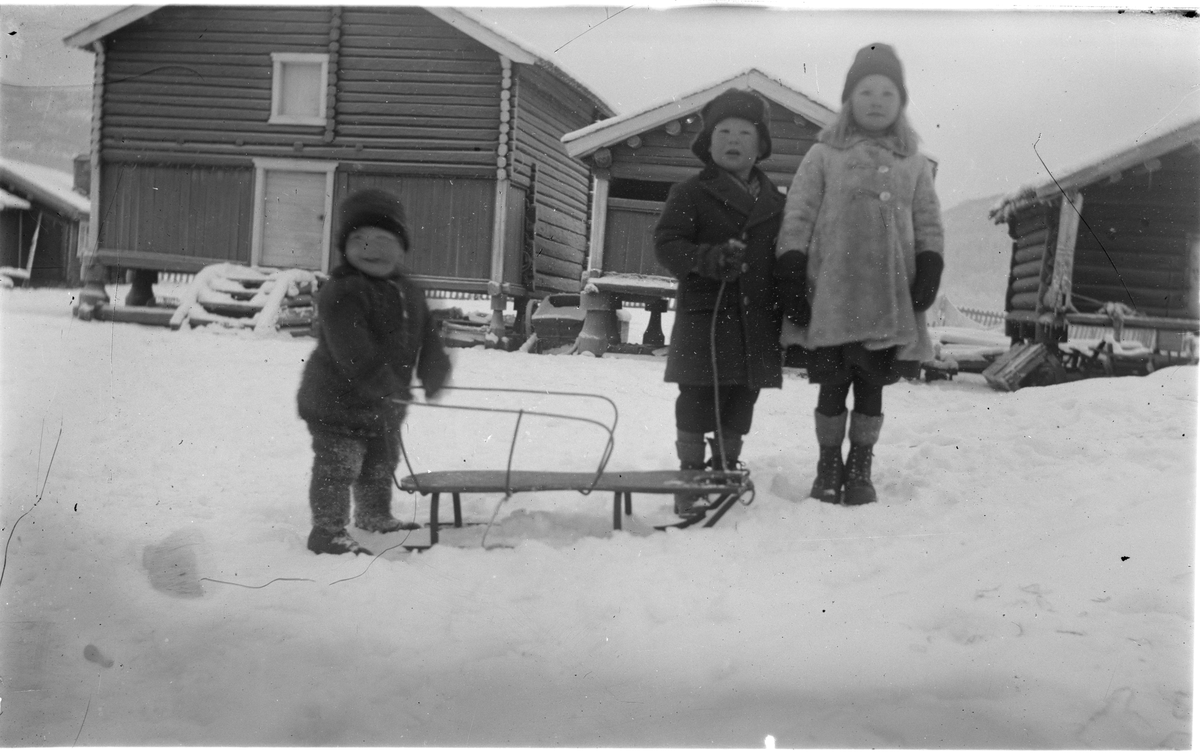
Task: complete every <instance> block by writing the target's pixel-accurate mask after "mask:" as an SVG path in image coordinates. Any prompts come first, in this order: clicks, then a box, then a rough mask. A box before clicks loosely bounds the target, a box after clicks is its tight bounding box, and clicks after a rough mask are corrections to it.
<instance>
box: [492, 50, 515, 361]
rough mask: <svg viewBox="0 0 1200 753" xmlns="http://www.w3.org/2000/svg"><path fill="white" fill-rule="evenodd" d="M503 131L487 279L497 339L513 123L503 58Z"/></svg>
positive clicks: (502, 301) (509, 66) (501, 329)
mask: <svg viewBox="0 0 1200 753" xmlns="http://www.w3.org/2000/svg"><path fill="white" fill-rule="evenodd" d="M500 68H501V77H500V132H499V134H498V136H497V142H498V146H497V149H496V200H495V202H493V203H494V204H495V214H494V215H493V217H492V268H491V278H490V279H489V280H488V295H489V296H491V299H492V319H491V324H490V325H489V329H490V330H491V333H492V334H493V335H495V336H496V337H498V338H499V337H503V336H504V307H505V305H506V301H505V299H504V295H503V289H504V287H503V286H504V251H505V246H504V242H505V236H506V235H507V234H508V233H507V229H508V184H509V176H508V153H509V145H508V141H509V139H508V134H509V131H510V130H511V122H512V103H511V99H512V61H511V60H509V59H508V58H506V57H504V56H503V55H502V56H501V57H500Z"/></svg>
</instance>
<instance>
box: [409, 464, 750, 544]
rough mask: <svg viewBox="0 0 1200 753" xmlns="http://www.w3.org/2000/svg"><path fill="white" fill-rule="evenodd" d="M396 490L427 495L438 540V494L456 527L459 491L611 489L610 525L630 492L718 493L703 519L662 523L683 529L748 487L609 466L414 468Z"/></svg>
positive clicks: (729, 477)
mask: <svg viewBox="0 0 1200 753" xmlns="http://www.w3.org/2000/svg"><path fill="white" fill-rule="evenodd" d="M400 489H401V490H403V491H406V492H412V493H415V494H422V495H428V496H429V531H430V533H429V543H430V545H433V544H436V543H437V541H438V526H439V525H440V523H439V520H438V505H439V502H440V499H441V495H442V494H450V495H451V499H452V500H453V504H454V527H455V528H461V527H462V525H463V521H462V501H461V496H460V495H462V494H489V493H503V494H515V493H517V492H548V491H577V492H582V493H585V494H586V493H590V492H593V491H602V492H612V493H613V504H612V516H613V518H612V519H613V530H614V531H619V530H621V527H622V513H623V514H624V515H632V514H633V495H634V494H635V493H641V494H672V495H673V494H679V493H692V494H706V495H712V494H715V495H718V499H717V502H715V503H713V505H710V508H709V509H715V510H716V512H715V513H714V514H713V515H712V516H711V517H709V518H700V519H697V520H682V521H680V522H679V523H673V524H669V525H667V526H658V528H660V529H665V528H686V527H688V526H690V525H693V524H694V523H698V522H703V523H704V525H705V526H706V527H708V526H712V525H714V524H715V523H716V522H717V521H718V520H720V517H721V516H722V515H724V514H725V511H727V510H728V509H729V508H730V507H731V506H732V504H733V503H734V502H736V501H737V500H738V499H739V498H740V497H741V496H742V495H743V494H746V493H747V492H750V491H752V490H753V489H754V485H753V484H752V483H751V482H750V478H749V474H747V473H741V472H731V473H724V472H720V471H609V472H607V473H602V474H600V476H599V477H597V476H596V475H595V474H592V473H571V472H565V471H433V472H430V473H418V474H416V475H413V476H407V477H405V478H403V479H401V480H400Z"/></svg>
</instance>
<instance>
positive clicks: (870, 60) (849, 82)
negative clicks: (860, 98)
mask: <svg viewBox="0 0 1200 753" xmlns="http://www.w3.org/2000/svg"><path fill="white" fill-rule="evenodd" d="M874 73H878V74H880V75H883V76H887V77H888V78H890V79H891V80H892V83H893V84H895V85H896V88H897V89H899V90H900V104H901V105H902V106H903V105H907V104H908V89H905V88H904V66H903V65H901V64H900V58H899V57H897V56H896V51H895V50H894V49H892V46H891V45H888V44H884V43H883V42H876V43H875V44H869V45H867V46H866V47H864V48H862V49H861V50H859V51H858V54H857V55H855V56H854V63H853V64H851V66H850V72H849V73H847V74H846V86H845V87H844V88H843V89H842V101H843V102H846V101H847V100H849V99H850V95H851V94H852V93H853V92H854V87H856V86H858V82H859V81H862V80H863V79H864V78H866V77H867V76H870V75H871V74H874Z"/></svg>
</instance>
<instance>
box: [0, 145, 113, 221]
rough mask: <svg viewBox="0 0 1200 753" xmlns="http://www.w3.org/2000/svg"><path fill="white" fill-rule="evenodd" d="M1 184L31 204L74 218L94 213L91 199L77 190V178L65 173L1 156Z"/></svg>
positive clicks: (82, 218) (80, 218) (79, 218)
mask: <svg viewBox="0 0 1200 753" xmlns="http://www.w3.org/2000/svg"><path fill="white" fill-rule="evenodd" d="M0 181H3V182H4V183H5V184H6V185H7V187H8V189H9V190H10V191H13V192H15V193H17V194H19V195H21V196H22V197H23V198H25V199H28V200H30V201H36V202H41V203H43V204H47V205H49V206H50V207H52V208H53V209H54V210H55V211H57V212H60V213H62V214H64V215H67V216H68V217H71V218H72V219H77V220H84V219H87V217H88V215H89V214H90V213H91V210H92V205H91V200H90V199H89V198H88V197H87V196H84V195H82V194H80V193H77V192H76V191H75V188H74V184H75V176H73V175H72V174H71V173H69V172H67V171H65V170H56V169H54V168H53V167H45V166H43V165H34V164H31V163H28V162H21V161H20V160H15V159H9V158H7V157H0Z"/></svg>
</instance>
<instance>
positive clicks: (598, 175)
mask: <svg viewBox="0 0 1200 753" xmlns="http://www.w3.org/2000/svg"><path fill="white" fill-rule="evenodd" d="M608 184H609V173H608V171H607V170H596V172H595V175H594V176H593V178H592V232H591V235H590V237H589V238H588V271H589V272H591V271H595V272H596V273H597V274H599V273H601V272H603V271H604V240H605V239H604V230H605V225H607V224H608ZM588 276H589V277H590V276H592V275H588Z"/></svg>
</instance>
